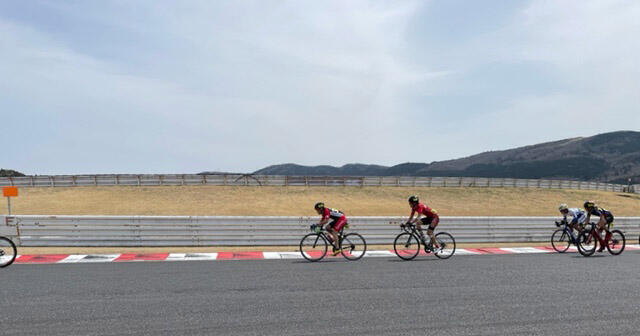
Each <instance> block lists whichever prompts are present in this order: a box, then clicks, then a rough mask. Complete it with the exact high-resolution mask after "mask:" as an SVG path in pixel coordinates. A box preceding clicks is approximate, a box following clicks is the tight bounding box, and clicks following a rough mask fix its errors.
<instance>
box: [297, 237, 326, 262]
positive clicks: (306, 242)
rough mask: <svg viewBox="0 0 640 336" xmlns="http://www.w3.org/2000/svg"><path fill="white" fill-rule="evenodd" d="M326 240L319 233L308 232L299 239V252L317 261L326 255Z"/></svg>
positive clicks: (310, 259) (308, 258)
mask: <svg viewBox="0 0 640 336" xmlns="http://www.w3.org/2000/svg"><path fill="white" fill-rule="evenodd" d="M328 245H329V244H328V243H327V240H326V239H325V238H324V237H323V236H322V235H321V234H319V233H309V234H308V235H306V236H304V237H303V238H302V240H301V241H300V254H302V256H303V257H304V258H305V259H307V260H309V261H319V260H321V259H322V258H324V256H326V255H327V248H328Z"/></svg>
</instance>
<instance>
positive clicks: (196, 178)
mask: <svg viewBox="0 0 640 336" xmlns="http://www.w3.org/2000/svg"><path fill="white" fill-rule="evenodd" d="M0 185H3V186H8V185H11V186H18V187H74V186H116V185H125V186H157V185H173V186H175V185H215V186H224V185H229V186H393V187H520V188H546V189H582V190H603V191H615V192H623V191H631V190H635V191H636V192H640V185H635V186H631V190H628V189H629V188H628V186H625V185H622V184H614V183H601V182H587V181H567V180H537V179H513V178H486V177H412V176H378V177H376V176H344V177H341V176H282V175H233V174H224V175H198V174H165V175H155V174H153V175H151V174H146V175H134V174H114V175H36V176H25V177H0Z"/></svg>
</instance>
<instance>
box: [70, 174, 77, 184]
mask: <svg viewBox="0 0 640 336" xmlns="http://www.w3.org/2000/svg"><path fill="white" fill-rule="evenodd" d="M77 178H78V177H77V176H75V175H73V176H71V184H72V185H74V186H75V185H78V182H77V181H76V179H77Z"/></svg>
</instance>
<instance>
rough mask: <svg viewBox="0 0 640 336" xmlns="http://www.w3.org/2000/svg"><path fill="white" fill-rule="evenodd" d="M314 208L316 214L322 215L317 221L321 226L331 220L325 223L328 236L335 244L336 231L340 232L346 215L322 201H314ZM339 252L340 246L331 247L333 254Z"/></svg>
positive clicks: (345, 220) (336, 239)
mask: <svg viewBox="0 0 640 336" xmlns="http://www.w3.org/2000/svg"><path fill="white" fill-rule="evenodd" d="M314 209H316V212H317V213H318V215H320V216H322V218H321V219H320V222H319V223H318V225H319V226H320V227H323V226H324V225H325V224H327V223H329V221H331V223H329V225H327V227H326V229H327V232H328V233H329V235H330V238H332V240H333V242H334V245H337V243H336V242H337V241H338V232H340V230H342V228H343V227H344V226H345V224H347V216H345V214H344V213H342V211H340V210H336V209H331V208H327V207H325V206H324V203H322V202H318V203H316V205H315V206H314ZM340 252H341V249H340V248H336V247H335V246H334V247H333V255H338V254H339V253H340Z"/></svg>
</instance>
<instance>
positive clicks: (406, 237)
mask: <svg viewBox="0 0 640 336" xmlns="http://www.w3.org/2000/svg"><path fill="white" fill-rule="evenodd" d="M393 251H394V252H395V253H396V255H397V256H398V257H399V258H400V259H402V260H412V259H413V258H415V257H417V256H418V254H419V253H420V238H418V237H417V236H416V235H414V234H413V233H409V232H403V233H401V234H399V235H398V236H397V237H396V239H395V240H394V241H393Z"/></svg>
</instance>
